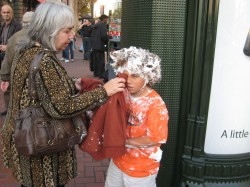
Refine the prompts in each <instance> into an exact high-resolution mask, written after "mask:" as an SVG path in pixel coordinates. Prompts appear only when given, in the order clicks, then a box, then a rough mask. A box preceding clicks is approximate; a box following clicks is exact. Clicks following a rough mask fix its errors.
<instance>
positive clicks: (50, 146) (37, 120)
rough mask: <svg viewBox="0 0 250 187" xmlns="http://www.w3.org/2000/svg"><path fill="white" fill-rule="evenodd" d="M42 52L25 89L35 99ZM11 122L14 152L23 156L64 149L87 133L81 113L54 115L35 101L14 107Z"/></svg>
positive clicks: (37, 155) (80, 139)
mask: <svg viewBox="0 0 250 187" xmlns="http://www.w3.org/2000/svg"><path fill="white" fill-rule="evenodd" d="M43 55H44V52H41V53H38V54H37V55H36V56H35V58H34V59H33V61H32V64H31V68H30V75H29V92H30V95H31V98H32V99H33V101H35V100H37V99H38V97H37V94H36V90H35V81H34V76H35V74H36V72H37V71H38V68H39V63H40V61H41V59H42V57H43ZM33 103H36V102H33ZM15 125H16V126H15V131H14V141H15V145H16V149H17V152H18V153H19V154H22V155H26V156H34V157H41V156H45V155H50V154H55V153H59V152H62V151H66V150H68V149H71V148H73V147H74V146H75V144H79V143H81V142H82V140H83V139H84V137H85V136H86V135H87V130H86V127H85V125H84V123H83V121H82V119H81V116H75V117H73V118H68V119H55V118H52V117H51V116H50V115H49V114H47V113H46V112H45V111H44V109H43V107H42V106H40V105H38V106H36V105H35V104H34V105H31V106H29V107H27V108H24V109H21V110H19V111H18V114H17V116H16V121H15Z"/></svg>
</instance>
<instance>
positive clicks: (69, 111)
mask: <svg viewBox="0 0 250 187" xmlns="http://www.w3.org/2000/svg"><path fill="white" fill-rule="evenodd" d="M42 50H43V51H44V52H45V55H44V56H43V58H42V60H41V63H40V67H39V68H40V70H39V71H38V73H37V74H36V76H35V81H36V90H37V93H38V97H39V104H40V105H41V106H42V107H43V108H44V109H45V111H46V112H47V113H48V114H50V115H51V116H52V117H55V118H58V119H63V118H70V117H73V116H75V115H79V114H81V113H83V112H85V111H86V110H90V109H93V108H95V107H97V106H100V105H102V104H103V103H104V102H106V100H107V93H106V91H105V89H104V88H103V87H100V88H97V89H95V90H93V91H90V92H85V93H83V94H81V95H77V94H76V90H75V86H74V81H73V79H72V78H71V77H69V75H68V74H67V73H66V71H65V69H64V68H63V67H62V66H61V64H60V61H59V60H58V59H57V57H56V54H55V52H53V51H50V50H47V49H43V48H41V47H32V48H30V49H28V50H26V51H25V52H23V53H20V54H19V55H17V56H16V58H15V60H14V63H13V66H12V69H11V85H12V87H11V97H10V104H9V109H8V113H7V116H6V119H5V122H4V125H3V129H2V140H3V160H4V165H5V166H6V167H8V168H9V169H10V170H11V171H12V173H13V175H14V177H15V178H16V179H17V181H18V182H19V183H21V184H23V185H25V186H32V185H33V186H34V187H43V186H44V187H45V186H46V187H54V186H56V185H64V184H67V183H68V181H69V180H70V179H72V178H74V177H75V176H76V175H77V162H76V154H75V149H69V150H67V151H64V152H61V153H59V154H54V155H47V156H44V157H41V158H31V157H27V156H23V155H20V154H18V152H17V150H16V148H15V143H14V139H13V133H14V128H15V127H14V120H15V115H16V113H17V111H19V110H20V109H22V108H25V107H27V106H29V105H30V104H31V99H30V96H29V93H28V85H27V82H28V75H29V68H30V64H31V62H32V60H33V58H34V56H35V55H36V54H37V53H38V52H40V51H42Z"/></svg>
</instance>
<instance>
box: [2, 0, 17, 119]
mask: <svg viewBox="0 0 250 187" xmlns="http://www.w3.org/2000/svg"><path fill="white" fill-rule="evenodd" d="M1 16H2V18H3V21H4V22H3V23H1V26H0V66H2V65H1V64H2V61H3V59H4V56H5V51H6V48H7V43H8V40H9V38H10V37H11V36H12V35H14V34H15V33H16V32H18V31H20V30H21V29H22V25H21V23H19V22H17V21H15V20H14V19H13V10H12V8H11V7H10V6H9V5H3V6H2V8H1ZM5 94H7V93H5V92H4V102H5V107H6V108H8V101H9V99H8V98H9V97H7V96H6V97H5ZM7 95H9V94H7ZM6 113H7V110H5V111H2V112H0V115H1V116H3V115H6Z"/></svg>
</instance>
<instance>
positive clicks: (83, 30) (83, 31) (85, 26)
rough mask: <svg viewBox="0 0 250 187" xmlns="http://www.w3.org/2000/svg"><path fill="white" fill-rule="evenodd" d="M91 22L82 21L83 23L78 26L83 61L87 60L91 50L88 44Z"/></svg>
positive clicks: (88, 20) (87, 20)
mask: <svg viewBox="0 0 250 187" xmlns="http://www.w3.org/2000/svg"><path fill="white" fill-rule="evenodd" d="M91 30H92V25H91V20H90V19H84V20H83V23H82V24H81V25H80V26H79V33H80V35H81V36H82V42H83V49H84V54H83V60H89V54H90V50H91V43H90V36H91Z"/></svg>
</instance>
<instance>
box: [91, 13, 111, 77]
mask: <svg viewBox="0 0 250 187" xmlns="http://www.w3.org/2000/svg"><path fill="white" fill-rule="evenodd" d="M108 18H109V17H108V16H107V15H105V14H103V15H101V16H100V18H99V19H100V21H99V22H98V23H97V24H95V25H94V26H93V27H92V31H91V37H90V41H91V45H92V49H93V64H94V76H95V77H99V78H103V73H104V71H105V57H104V52H105V50H106V48H107V43H108V40H109V39H111V38H112V37H111V36H109V35H108V34H107V27H106V24H107V21H108Z"/></svg>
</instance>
